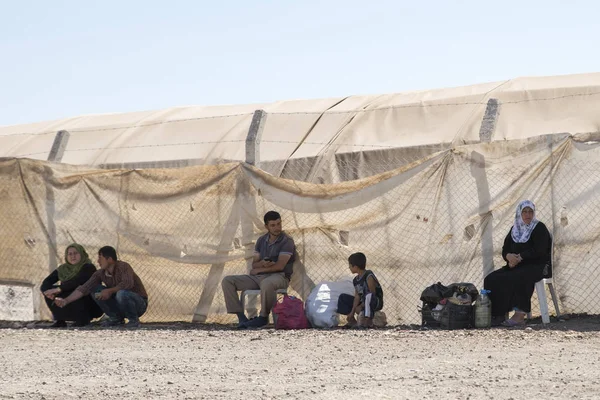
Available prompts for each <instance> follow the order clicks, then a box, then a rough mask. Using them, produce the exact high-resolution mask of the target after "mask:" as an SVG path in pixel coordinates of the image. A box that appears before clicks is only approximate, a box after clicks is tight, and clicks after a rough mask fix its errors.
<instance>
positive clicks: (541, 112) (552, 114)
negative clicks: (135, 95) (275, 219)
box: [0, 73, 600, 181]
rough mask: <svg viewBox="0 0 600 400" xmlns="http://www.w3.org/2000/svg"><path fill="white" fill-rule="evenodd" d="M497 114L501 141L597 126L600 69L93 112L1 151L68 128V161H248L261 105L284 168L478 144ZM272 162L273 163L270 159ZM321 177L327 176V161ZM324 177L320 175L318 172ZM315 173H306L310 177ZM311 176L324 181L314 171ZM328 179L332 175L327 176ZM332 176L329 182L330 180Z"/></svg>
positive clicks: (267, 152)
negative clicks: (384, 91)
mask: <svg viewBox="0 0 600 400" xmlns="http://www.w3.org/2000/svg"><path fill="white" fill-rule="evenodd" d="M492 98H493V99H497V100H498V102H499V104H500V106H499V107H500V116H499V118H498V121H497V125H496V127H495V132H494V135H493V137H492V140H494V141H504V140H515V139H524V138H528V137H533V136H537V135H540V134H551V133H564V132H568V133H571V134H579V133H586V132H596V131H598V126H599V125H600V115H599V114H598V113H597V112H596V110H597V109H598V104H600V73H593V74H580V75H567V76H556V77H537V78H517V79H512V80H509V81H506V82H493V83H486V84H478V85H472V86H466V87H458V88H450V89H438V90H427V91H416V92H407V93H398V94H388V95H372V96H349V97H345V98H330V99H316V100H295V101H281V102H275V103H269V104H250V105H237V106H215V107H179V108H170V109H165V110H159V111H152V112H135V113H122V114H107V115H92V116H81V117H76V118H68V119H64V120H57V121H50V122H45V123H34V124H28V125H15V126H6V127H0V157H27V158H32V159H39V160H46V159H47V158H48V154H49V151H50V148H51V146H52V142H53V139H54V135H55V134H56V132H57V131H59V130H66V131H68V132H69V133H70V139H69V141H68V143H67V147H66V150H65V154H64V157H63V159H62V161H63V162H65V163H68V164H75V165H105V164H108V165H113V166H114V165H123V164H130V163H141V162H144V163H148V166H152V163H153V162H157V161H165V160H167V161H168V160H183V159H195V160H199V161H198V163H201V164H218V163H223V162H231V161H245V141H246V136H247V134H248V130H249V127H250V123H251V120H252V114H253V112H254V111H255V110H258V109H262V110H264V111H265V112H266V118H265V121H264V123H263V129H262V134H261V140H260V144H259V145H260V154H261V161H263V162H265V163H267V164H268V165H270V170H269V172H270V173H272V174H274V175H279V174H280V173H281V172H282V171H283V169H284V168H285V164H286V162H287V161H288V160H296V159H300V160H305V159H309V158H312V159H314V158H315V157H317V158H319V160H321V161H322V163H323V162H325V161H327V162H325V163H326V164H327V163H329V164H330V163H331V162H332V160H334V159H335V157H336V156H340V155H342V154H356V153H365V152H371V153H372V152H376V151H386V150H390V149H398V148H420V149H422V148H423V147H424V146H425V147H427V146H439V145H443V146H445V148H450V147H451V146H454V145H457V144H465V143H473V142H478V141H479V140H480V138H479V130H480V127H481V121H482V118H483V116H484V113H485V110H486V106H487V102H488V100H489V99H492ZM269 163H270V164H269ZM323 173H324V174H326V173H327V168H325V172H323ZM317 175H319V174H317ZM308 177H309V176H307V177H305V178H308ZM312 178H313V179H318V176H316V175H315V174H314V173H313V174H312ZM322 179H325V178H322ZM325 181H326V179H325Z"/></svg>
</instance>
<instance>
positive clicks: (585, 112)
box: [0, 74, 600, 322]
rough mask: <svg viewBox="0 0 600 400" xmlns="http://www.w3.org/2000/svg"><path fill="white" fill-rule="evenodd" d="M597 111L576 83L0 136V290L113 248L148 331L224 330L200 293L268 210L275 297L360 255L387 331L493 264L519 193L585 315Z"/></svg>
mask: <svg viewBox="0 0 600 400" xmlns="http://www.w3.org/2000/svg"><path fill="white" fill-rule="evenodd" d="M599 99H600V74H585V75H573V76H561V77H547V78H520V79H514V80H510V81H507V82H496V83H490V84H481V85H474V86H468V87H462V88H453V89H442V90H431V91H422V92H411V93H402V94H394V95H381V96H351V97H347V98H335V99H323V100H307V101H288V102H278V103H272V104H256V105H245V106H227V107H182V108H173V109H167V110H162V111H158V112H138V113H127V114H111V115H99V116H84V117H77V118H70V119H66V120H60V121H52V122H46V123H37V124H29V125H19V126H10V127H0V157H5V159H4V160H2V161H1V163H0V194H1V196H2V204H3V207H2V210H1V211H0V239H1V240H0V243H2V245H0V280H13V281H20V282H25V283H28V284H39V281H40V280H41V279H42V278H43V276H44V275H45V274H47V271H48V268H50V269H52V268H54V267H55V266H56V264H57V263H58V262H59V260H60V258H61V253H62V251H64V247H65V246H66V245H68V244H69V243H70V242H72V241H78V242H81V243H82V244H84V245H85V246H86V247H88V248H92V249H94V248H97V247H99V246H101V245H104V244H114V245H116V246H118V247H119V251H120V253H121V255H122V257H123V258H125V259H127V260H129V261H131V262H132V265H134V264H135V265H134V267H135V266H136V265H137V266H138V267H137V268H138V269H139V270H140V271H141V275H142V276H143V279H144V280H145V281H146V282H148V286H149V291H150V293H152V294H153V295H154V299H155V300H154V301H152V302H151V308H150V310H149V313H148V316H147V318H148V319H150V320H173V319H188V318H190V317H192V316H193V318H194V319H195V320H198V321H220V322H223V321H227V319H226V318H227V317H225V316H224V314H223V312H224V308H223V304H222V298H221V297H220V290H219V281H220V279H221V277H222V276H223V274H228V273H242V272H243V271H244V269H245V268H246V265H247V261H248V259H249V257H250V255H251V253H252V243H253V241H254V240H255V239H256V237H257V236H258V235H259V234H260V233H261V229H262V223H261V216H262V214H263V213H264V212H265V211H267V210H269V209H278V210H280V211H281V212H282V215H283V217H284V224H285V228H286V230H288V231H289V232H290V233H291V234H292V235H293V236H294V238H295V239H296V242H297V245H298V250H299V255H300V262H299V263H298V265H297V273H295V274H294V276H295V280H294V281H292V290H293V291H296V292H297V293H298V294H300V295H303V296H304V295H306V291H307V290H309V289H310V286H311V285H312V283H314V282H317V281H321V280H325V279H338V278H342V277H344V276H345V275H347V271H346V268H345V257H347V255H348V254H350V253H351V252H353V251H364V252H365V253H367V255H368V257H369V260H370V263H372V264H370V265H373V269H374V270H376V271H377V272H378V276H380V279H381V280H382V282H383V284H384V290H385V291H386V299H387V300H386V311H387V312H388V315H389V316H391V321H392V322H416V320H417V318H418V315H417V314H416V311H415V310H416V304H417V303H418V297H419V293H420V291H421V290H422V289H423V288H424V287H425V286H428V285H429V284H431V283H433V282H435V281H438V280H441V281H445V282H447V283H449V281H466V280H468V281H472V282H474V283H476V284H477V285H480V284H481V282H482V280H483V276H484V275H485V273H487V272H489V271H491V269H492V268H493V267H494V266H498V265H499V264H500V262H501V259H500V257H499V251H500V248H501V245H502V241H503V239H504V236H505V235H506V232H507V231H508V229H509V227H510V225H511V224H512V218H513V212H514V206H515V205H516V203H517V202H518V201H519V200H522V199H523V198H531V199H532V200H534V201H535V202H536V203H537V204H538V209H539V212H538V216H539V218H540V219H541V220H543V221H544V222H545V223H546V225H547V226H548V227H549V228H550V229H551V231H552V233H553V234H554V237H555V262H554V265H555V280H556V283H557V286H558V289H559V293H560V296H561V305H562V306H563V307H564V308H565V310H566V311H568V312H596V313H597V312H600V302H598V301H597V300H595V299H598V298H600V297H599V296H598V294H600V293H598V292H600V290H597V289H596V288H595V286H594V285H592V284H590V282H593V280H594V278H595V264H596V263H597V261H598V258H599V257H600V246H599V245H598V240H597V234H596V233H595V232H597V227H598V226H600V216H599V215H596V210H597V209H598V207H597V204H596V203H597V202H598V196H597V195H596V193H597V187H598V185H599V184H600V173H597V172H596V171H598V170H600V169H598V168H597V167H596V164H595V163H596V161H595V160H597V159H598V152H600V150H598V149H597V144H596V142H595V141H596V140H597V138H598V132H599V129H598V126H599V122H600V115H599V114H598V113H597V112H596V109H597V108H598V107H597V105H598V102H599ZM46 160H51V161H61V162H62V164H57V163H53V162H47V161H46ZM245 161H248V162H250V164H254V166H252V165H249V164H247V163H244V162H245ZM136 168H137V169H136ZM139 168H151V169H143V170H139ZM92 253H93V250H92V251H90V254H92ZM11 257H12V259H17V260H18V261H17V263H16V264H17V265H31V267H29V268H27V269H24V270H22V271H21V270H14V269H13V268H12V265H13V262H8V261H6V260H9V259H11ZM151 297H152V295H151ZM198 299H200V300H198ZM590 300H593V301H590ZM36 310H37V311H38V314H37V315H44V314H43V310H44V308H43V307H39V299H38V304H37V306H36Z"/></svg>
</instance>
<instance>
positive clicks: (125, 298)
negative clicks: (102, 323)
mask: <svg viewBox="0 0 600 400" xmlns="http://www.w3.org/2000/svg"><path fill="white" fill-rule="evenodd" d="M104 289H106V287H105V286H102V285H100V286H98V287H97V288H96V290H95V293H94V296H93V298H94V300H95V301H96V303H97V304H98V306H99V307H100V308H101V309H102V311H104V314H106V315H108V317H109V318H110V319H111V320H113V321H121V320H123V318H127V319H128V320H129V321H137V320H138V319H139V318H140V317H141V316H142V315H144V313H145V312H146V308H148V299H145V298H143V297H142V296H140V295H139V294H137V293H134V292H132V291H129V290H119V291H118V292H117V293H115V294H114V295H113V296H111V297H110V298H109V299H108V300H98V299H97V298H96V296H95V294H96V293H98V292H101V291H103V290H104Z"/></svg>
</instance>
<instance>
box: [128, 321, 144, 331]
mask: <svg viewBox="0 0 600 400" xmlns="http://www.w3.org/2000/svg"><path fill="white" fill-rule="evenodd" d="M141 325H142V324H140V320H139V319H135V320H133V319H130V320H129V321H127V323H126V324H125V328H127V329H137V328H139V327H140V326H141Z"/></svg>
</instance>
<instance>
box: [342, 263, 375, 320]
mask: <svg viewBox="0 0 600 400" xmlns="http://www.w3.org/2000/svg"><path fill="white" fill-rule="evenodd" d="M348 266H349V267H350V272H352V273H353V274H356V276H355V277H354V279H353V280H352V284H353V285H354V296H352V295H349V294H345V293H342V294H341V295H340V297H339V298H338V313H340V314H346V317H347V320H348V324H347V325H346V327H354V326H357V325H358V322H357V320H356V318H355V315H357V314H361V313H364V314H363V315H364V319H363V321H362V325H361V327H364V328H371V327H373V316H374V315H375V312H376V311H380V310H381V309H382V308H383V289H382V288H381V285H380V284H379V281H378V280H377V277H376V276H375V274H374V273H373V271H371V270H368V269H366V268H367V256H365V255H364V254H363V253H354V254H351V255H350V257H348Z"/></svg>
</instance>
